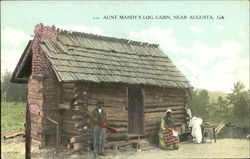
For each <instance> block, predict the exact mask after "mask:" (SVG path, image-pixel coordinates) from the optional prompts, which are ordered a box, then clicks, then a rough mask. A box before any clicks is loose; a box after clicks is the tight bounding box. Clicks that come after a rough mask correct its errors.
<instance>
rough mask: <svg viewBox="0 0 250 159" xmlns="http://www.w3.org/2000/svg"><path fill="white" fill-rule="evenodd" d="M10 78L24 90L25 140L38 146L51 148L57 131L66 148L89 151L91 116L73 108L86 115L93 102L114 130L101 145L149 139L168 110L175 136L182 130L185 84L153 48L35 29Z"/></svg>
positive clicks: (76, 33)
mask: <svg viewBox="0 0 250 159" xmlns="http://www.w3.org/2000/svg"><path fill="white" fill-rule="evenodd" d="M11 81H12V82H20V83H27V85H28V95H27V102H28V106H29V109H30V117H31V118H30V120H31V138H32V142H33V143H36V144H38V145H40V146H41V147H44V146H47V145H55V144H56V141H58V140H59V139H58V134H59V135H60V136H59V138H60V143H61V144H63V145H68V147H69V148H71V147H72V145H75V147H78V148H79V149H84V148H88V147H89V146H90V144H91V135H90V131H91V127H90V119H89V118H88V117H86V116H85V115H83V114H82V113H80V112H79V109H83V110H86V111H92V110H93V109H94V108H95V107H96V103H97V101H98V100H100V99H101V100H103V102H104V109H105V111H106V113H107V118H108V123H109V125H110V126H112V127H115V128H117V130H118V132H117V133H112V132H107V133H106V141H107V143H106V144H105V146H106V147H111V146H114V145H117V144H122V143H123V142H128V141H129V140H133V139H135V138H136V136H140V137H142V138H146V139H147V138H151V137H152V136H154V135H156V132H157V131H158V127H159V121H160V117H161V116H162V115H163V114H164V113H165V111H166V110H167V109H168V108H170V109H172V110H173V118H174V119H175V121H176V124H177V129H179V132H182V133H184V132H185V131H186V130H185V127H186V116H187V114H186V111H185V106H186V102H187V100H188V97H187V96H186V90H189V89H190V88H191V85H190V83H189V81H188V80H187V79H186V77H185V76H184V75H183V74H182V73H181V72H180V71H179V70H178V69H177V68H176V66H175V65H174V64H173V63H172V61H171V60H170V59H169V58H168V57H167V56H166V55H165V54H164V53H163V52H162V51H161V50H160V49H159V48H158V45H156V44H147V45H141V42H137V41H131V40H126V39H118V38H113V37H106V36H99V35H93V34H86V33H80V32H69V31H66V30H61V29H56V28H54V27H47V26H43V25H42V24H38V25H37V26H36V27H35V37H34V39H33V40H32V41H30V42H29V43H28V45H27V47H26V49H25V50H24V52H23V55H22V57H21V58H20V60H19V62H18V65H17V66H16V69H15V71H14V73H13V76H12V79H11ZM48 119H51V120H53V121H57V122H58V124H59V128H57V127H56V125H55V124H54V123H53V122H51V120H48ZM58 132H59V133H58ZM77 144H78V146H76V145H77ZM79 144H80V145H81V146H79Z"/></svg>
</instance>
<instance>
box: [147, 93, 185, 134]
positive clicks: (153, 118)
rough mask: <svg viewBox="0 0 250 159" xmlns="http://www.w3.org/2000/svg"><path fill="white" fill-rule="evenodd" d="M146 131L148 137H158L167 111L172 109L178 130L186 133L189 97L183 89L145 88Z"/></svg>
mask: <svg viewBox="0 0 250 159" xmlns="http://www.w3.org/2000/svg"><path fill="white" fill-rule="evenodd" d="M144 97H145V100H144V107H145V110H144V111H145V130H146V134H147V136H153V137H155V136H157V132H158V131H159V128H160V120H161V118H162V117H163V116H164V115H165V113H166V110H167V109H171V110H172V111H173V112H172V117H173V119H174V121H175V125H176V129H177V130H178V132H179V133H184V132H185V131H186V130H185V128H187V124H186V117H187V114H186V110H185V106H186V102H187V96H186V92H185V90H183V89H173V88H171V89H170V88H165V89H163V88H145V95H144Z"/></svg>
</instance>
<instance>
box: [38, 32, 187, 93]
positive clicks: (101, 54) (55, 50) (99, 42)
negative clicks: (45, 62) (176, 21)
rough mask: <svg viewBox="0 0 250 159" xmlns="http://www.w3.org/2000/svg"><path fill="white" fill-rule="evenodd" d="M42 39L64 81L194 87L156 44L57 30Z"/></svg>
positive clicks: (53, 66)
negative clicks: (50, 37) (48, 37)
mask: <svg viewBox="0 0 250 159" xmlns="http://www.w3.org/2000/svg"><path fill="white" fill-rule="evenodd" d="M57 33H58V35H57V38H56V39H42V40H41V47H42V49H43V50H44V51H45V52H46V55H47V57H48V59H49V61H50V62H51V64H52V68H53V69H54V71H55V73H56V75H57V77H58V80H59V81H60V82H75V81H91V82H119V83H127V84H144V85H153V86H160V87H163V86H164V87H178V88H190V87H191V85H190V83H189V81H188V80H187V78H186V77H185V76H184V75H183V74H182V73H181V72H180V71H179V70H178V69H177V67H176V66H175V65H174V64H173V62H172V61H171V60H170V59H169V58H168V57H167V56H166V55H165V54H164V53H163V52H162V51H161V50H160V49H159V47H158V45H156V44H148V43H142V42H137V41H131V40H126V39H118V38H112V37H105V36H98V35H93V34H86V33H78V32H68V31H62V30H58V31H57Z"/></svg>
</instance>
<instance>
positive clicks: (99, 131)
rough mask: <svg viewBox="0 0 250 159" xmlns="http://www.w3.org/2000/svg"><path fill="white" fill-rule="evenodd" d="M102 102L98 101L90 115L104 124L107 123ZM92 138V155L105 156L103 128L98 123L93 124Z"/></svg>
mask: <svg viewBox="0 0 250 159" xmlns="http://www.w3.org/2000/svg"><path fill="white" fill-rule="evenodd" d="M103 105H104V102H103V101H101V100H99V101H98V102H97V107H96V108H95V109H94V110H93V111H92V113H91V115H92V116H93V117H95V118H96V119H98V120H100V121H102V122H103V123H104V124H106V123H107V117H106V113H105V111H104V110H103V108H102V107H103ZM93 136H94V155H95V157H96V156H97V155H99V156H106V154H104V141H105V128H104V127H102V126H101V125H100V124H99V123H98V122H96V121H94V122H93Z"/></svg>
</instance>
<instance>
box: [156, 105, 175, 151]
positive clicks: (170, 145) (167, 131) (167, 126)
mask: <svg viewBox="0 0 250 159" xmlns="http://www.w3.org/2000/svg"><path fill="white" fill-rule="evenodd" d="M174 127H175V125H174V120H173V119H172V110H171V109H168V110H167V112H166V114H165V116H164V117H162V118H161V128H160V131H159V132H158V136H159V147H160V148H163V149H167V150H174V149H178V148H179V137H178V133H177V132H176V131H175V130H174Z"/></svg>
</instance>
